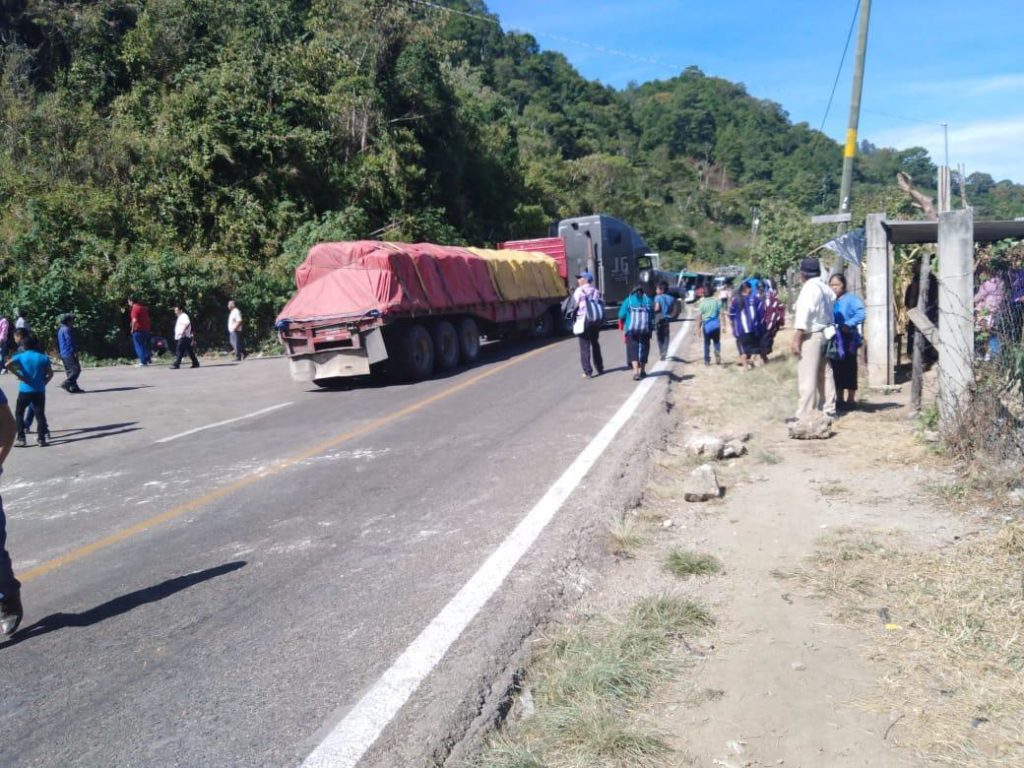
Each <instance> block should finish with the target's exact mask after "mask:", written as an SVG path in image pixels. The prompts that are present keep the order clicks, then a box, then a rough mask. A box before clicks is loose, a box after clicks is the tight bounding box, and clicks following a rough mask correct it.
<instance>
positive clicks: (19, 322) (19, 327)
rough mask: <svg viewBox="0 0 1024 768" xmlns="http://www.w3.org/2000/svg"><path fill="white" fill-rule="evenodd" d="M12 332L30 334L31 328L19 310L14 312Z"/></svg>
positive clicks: (23, 313)
mask: <svg viewBox="0 0 1024 768" xmlns="http://www.w3.org/2000/svg"><path fill="white" fill-rule="evenodd" d="M14 316H15V318H16V319H15V321H14V330H16V331H24V332H25V333H32V326H30V325H29V324H28V320H26V319H25V312H24V311H23V310H21V309H17V308H16V309H15V310H14Z"/></svg>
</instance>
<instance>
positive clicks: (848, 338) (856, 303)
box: [828, 275, 864, 410]
mask: <svg viewBox="0 0 1024 768" xmlns="http://www.w3.org/2000/svg"><path fill="white" fill-rule="evenodd" d="M828 287H829V288H831V289H832V291H833V292H834V293H835V295H836V303H835V319H836V331H837V332H838V338H837V339H836V341H838V342H840V343H839V348H840V352H841V354H842V356H841V357H840V358H839V359H838V360H832V361H831V363H832V376H833V378H834V379H835V382H836V407H837V408H839V409H840V410H851V409H852V408H853V407H854V405H855V403H856V400H857V350H858V349H860V347H861V344H863V343H864V341H863V339H862V338H861V335H860V326H861V325H862V324H863V323H864V302H863V301H862V300H861V298H860V296H858V295H857V294H855V293H847V291H846V277H845V276H843V275H832V277H830V278H829V281H828ZM844 390H845V391H846V397H845V398H844V397H843V391H844Z"/></svg>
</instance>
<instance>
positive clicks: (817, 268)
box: [800, 256, 821, 277]
mask: <svg viewBox="0 0 1024 768" xmlns="http://www.w3.org/2000/svg"><path fill="white" fill-rule="evenodd" d="M800 271H801V272H803V273H804V274H805V275H808V276H810V277H817V276H818V275H820V274H821V262H820V261H818V260H817V259H812V258H810V257H809V256H808V257H807V258H806V259H800Z"/></svg>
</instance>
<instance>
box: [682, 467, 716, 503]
mask: <svg viewBox="0 0 1024 768" xmlns="http://www.w3.org/2000/svg"><path fill="white" fill-rule="evenodd" d="M721 495H722V488H721V486H719V485H718V475H717V474H715V468H714V467H713V466H711V465H710V464H703V465H701V466H699V467H697V468H696V469H695V470H693V472H691V473H690V476H689V477H688V478H687V480H686V485H685V486H684V488H683V498H685V499H686V500H687V501H709V500H710V499H717V498H718V497H719V496H721Z"/></svg>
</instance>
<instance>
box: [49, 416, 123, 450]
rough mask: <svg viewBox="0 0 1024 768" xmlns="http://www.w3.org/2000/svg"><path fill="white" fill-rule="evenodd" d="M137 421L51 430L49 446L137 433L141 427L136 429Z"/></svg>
mask: <svg viewBox="0 0 1024 768" xmlns="http://www.w3.org/2000/svg"><path fill="white" fill-rule="evenodd" d="M138 423H139V422H137V421H124V422H121V423H120V424H104V425H103V426H100V427H78V428H75V429H54V430H51V432H50V435H51V438H50V445H63V444H65V443H80V442H81V441H83V440H97V439H99V438H101V437H112V436H113V435H123V434H124V433H125V432H137V431H138V430H140V429H142V427H136V426H135V425H136V424H138Z"/></svg>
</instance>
